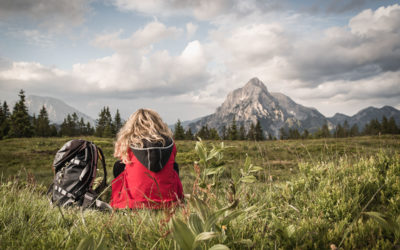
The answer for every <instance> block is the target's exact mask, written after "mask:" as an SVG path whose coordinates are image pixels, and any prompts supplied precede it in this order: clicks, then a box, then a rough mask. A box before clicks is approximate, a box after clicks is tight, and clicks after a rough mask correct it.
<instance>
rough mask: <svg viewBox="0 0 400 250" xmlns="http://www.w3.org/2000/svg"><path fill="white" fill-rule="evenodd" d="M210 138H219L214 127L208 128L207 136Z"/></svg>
mask: <svg viewBox="0 0 400 250" xmlns="http://www.w3.org/2000/svg"><path fill="white" fill-rule="evenodd" d="M208 139H210V140H220V139H221V138H220V137H219V135H218V131H217V130H216V129H215V128H211V129H210V130H209V138H208Z"/></svg>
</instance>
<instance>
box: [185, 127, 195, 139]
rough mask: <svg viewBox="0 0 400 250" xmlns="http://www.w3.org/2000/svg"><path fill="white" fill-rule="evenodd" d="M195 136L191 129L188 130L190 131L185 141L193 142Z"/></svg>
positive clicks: (187, 131) (186, 134) (186, 133)
mask: <svg viewBox="0 0 400 250" xmlns="http://www.w3.org/2000/svg"><path fill="white" fill-rule="evenodd" d="M193 139H194V136H193V133H192V130H191V129H190V128H188V130H186V132H185V140H193Z"/></svg>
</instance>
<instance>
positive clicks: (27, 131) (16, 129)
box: [9, 89, 33, 137]
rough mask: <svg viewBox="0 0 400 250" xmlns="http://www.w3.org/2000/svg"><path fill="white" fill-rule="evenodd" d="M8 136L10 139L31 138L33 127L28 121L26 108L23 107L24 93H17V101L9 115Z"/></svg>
mask: <svg viewBox="0 0 400 250" xmlns="http://www.w3.org/2000/svg"><path fill="white" fill-rule="evenodd" d="M10 120H11V126H10V132H9V134H10V136H11V137H31V136H32V135H33V127H32V124H31V122H30V119H29V114H28V108H27V107H26V105H25V92H24V91H23V90H22V89H21V91H20V92H19V101H18V102H17V103H16V104H15V106H14V109H13V113H12V115H11V118H10Z"/></svg>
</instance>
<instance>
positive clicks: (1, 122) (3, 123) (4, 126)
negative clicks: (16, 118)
mask: <svg viewBox="0 0 400 250" xmlns="http://www.w3.org/2000/svg"><path fill="white" fill-rule="evenodd" d="M0 108H1V112H0V139H2V138H4V137H6V136H7V135H8V132H9V131H10V116H11V114H10V110H9V108H8V105H7V102H6V101H4V102H3V106H2V107H1V106H0Z"/></svg>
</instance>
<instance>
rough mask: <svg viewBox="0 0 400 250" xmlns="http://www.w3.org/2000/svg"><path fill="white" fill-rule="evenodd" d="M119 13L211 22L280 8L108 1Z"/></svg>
mask: <svg viewBox="0 0 400 250" xmlns="http://www.w3.org/2000/svg"><path fill="white" fill-rule="evenodd" d="M109 1H111V3H112V4H114V5H115V6H116V7H117V8H118V9H119V10H121V11H137V12H141V13H145V14H148V15H158V16H172V15H185V16H192V17H194V18H196V19H198V20H212V19H215V18H217V17H219V16H221V15H227V14H234V15H236V16H238V17H240V16H245V15H248V14H250V13H253V12H255V11H260V12H264V13H265V12H269V11H272V10H276V9H280V8H282V4H281V3H280V1H276V0H269V1H265V0H248V1H242V0H202V1H193V0H170V1H164V0H148V1H141V0H109Z"/></svg>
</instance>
